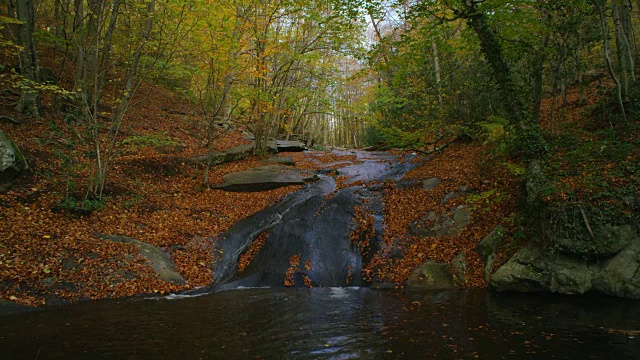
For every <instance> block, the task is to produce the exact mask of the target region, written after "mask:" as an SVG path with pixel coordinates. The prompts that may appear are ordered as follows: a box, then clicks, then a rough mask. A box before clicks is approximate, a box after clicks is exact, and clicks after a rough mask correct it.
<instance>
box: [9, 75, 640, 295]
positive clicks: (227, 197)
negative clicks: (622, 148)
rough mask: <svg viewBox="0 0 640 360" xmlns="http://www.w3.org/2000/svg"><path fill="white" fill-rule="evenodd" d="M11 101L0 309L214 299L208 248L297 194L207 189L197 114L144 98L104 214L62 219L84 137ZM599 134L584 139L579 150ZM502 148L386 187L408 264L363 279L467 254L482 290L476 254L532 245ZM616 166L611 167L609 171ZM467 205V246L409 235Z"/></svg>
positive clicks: (302, 162) (451, 156) (380, 268)
mask: <svg viewBox="0 0 640 360" xmlns="http://www.w3.org/2000/svg"><path fill="white" fill-rule="evenodd" d="M589 91H590V92H589V93H588V94H587V97H586V102H585V104H584V105H582V106H577V105H576V104H577V99H576V98H575V97H576V91H572V92H571V93H570V94H569V96H568V104H567V107H566V114H565V116H563V117H562V118H561V120H558V121H557V122H556V124H555V128H556V131H559V130H558V129H576V128H580V129H584V128H587V127H589V126H592V125H593V121H592V120H589V121H585V120H584V119H591V118H593V116H591V115H589V114H590V113H588V111H591V112H593V109H594V108H596V107H597V104H598V102H599V101H600V97H599V96H598V95H597V94H596V93H595V90H593V89H591V90H589ZM12 100H15V99H12V98H11V96H5V97H3V99H2V102H3V104H4V105H0V106H1V110H2V112H3V114H6V115H8V116H11V117H13V118H15V119H19V120H20V121H21V124H20V125H16V124H13V123H10V122H0V129H1V130H2V131H4V132H5V133H7V134H8V135H9V136H10V137H11V138H13V139H14V140H15V141H16V142H17V143H18V145H19V146H20V148H21V149H22V150H23V151H24V152H25V154H26V156H27V158H28V160H29V165H30V170H29V172H28V174H27V175H26V176H24V177H21V178H19V179H18V181H16V182H15V183H14V184H13V185H12V186H11V187H9V188H4V189H2V191H0V234H2V239H1V241H0V299H7V300H11V301H15V302H18V303H22V304H26V305H34V306H41V305H45V304H50V303H59V302H61V301H67V300H68V301H76V300H80V299H101V298H109V297H123V296H131V295H134V294H140V293H154V292H158V293H167V292H172V291H177V290H183V289H186V288H193V287H198V286H204V285H208V284H209V283H210V282H211V280H212V275H213V274H212V270H211V269H210V263H211V260H212V259H211V249H210V244H211V242H210V241H209V240H210V239H211V238H213V237H215V236H216V235H217V234H220V233H221V232H224V231H225V230H226V229H228V228H229V227H230V226H231V225H232V224H234V223H235V222H236V221H238V220H240V219H242V218H244V217H246V216H248V215H250V214H252V213H255V212H257V211H259V210H261V209H263V208H264V207H266V206H268V205H270V204H273V203H274V202H276V201H278V200H279V199H281V198H283V197H284V196H285V195H287V194H288V193H291V192H292V191H295V190H297V189H299V186H289V187H284V188H280V189H276V190H271V191H264V192H253V193H239V192H224V191H220V190H215V189H209V188H206V187H203V186H202V185H201V184H202V179H203V169H202V166H197V165H194V164H191V163H189V162H188V161H187V159H188V158H189V157H191V156H193V155H199V154H204V153H206V149H205V147H204V143H203V141H202V140H201V139H202V138H203V137H204V131H205V129H204V125H203V122H202V119H201V118H200V117H199V116H197V111H196V110H195V109H196V106H195V105H194V104H193V103H191V102H189V101H188V100H187V99H185V98H183V97H181V96H180V95H177V94H176V93H175V92H172V91H169V90H167V89H165V88H163V87H161V86H157V85H150V84H144V85H143V86H142V87H141V88H140V90H139V91H138V93H137V95H136V97H135V99H134V101H133V102H132V105H131V109H130V112H129V115H128V118H127V119H126V121H125V124H126V125H125V126H124V129H123V131H122V132H121V134H120V135H119V138H118V140H119V141H121V142H122V144H121V146H120V147H119V151H120V153H119V156H118V157H117V158H116V160H115V163H114V167H113V171H112V173H111V174H110V178H109V182H108V184H107V188H106V195H107V196H108V198H107V201H106V205H105V207H104V208H103V209H101V210H99V211H94V212H92V213H90V214H88V215H79V214H72V213H69V212H67V211H64V210H62V211H61V210H56V205H57V204H59V203H60V201H61V200H62V199H63V198H64V197H65V195H66V194H71V195H75V196H76V197H77V198H82V197H83V196H84V194H83V191H84V189H85V185H84V182H85V181H86V179H87V176H88V165H87V160H86V158H85V157H84V154H85V152H86V146H85V145H83V141H82V140H81V138H82V137H83V134H84V130H85V129H84V128H83V126H82V125H81V124H79V123H75V122H68V121H65V120H64V119H63V118H61V117H60V115H58V113H57V112H55V111H53V110H52V109H51V98H45V99H44V101H43V105H44V106H43V109H44V115H43V117H42V118H38V119H23V118H21V116H20V115H19V114H17V113H15V112H14V111H13V108H12V107H11V106H9V105H6V104H7V103H9V102H11V101H12ZM559 106H562V103H561V102H560V105H559ZM550 109H551V99H545V101H544V104H543V119H545V118H548V116H549V113H550ZM608 124H609V123H608V122H607V123H606V125H608ZM545 128H547V129H548V130H550V125H549V124H548V123H546V124H545ZM106 131H108V128H107V129H105V133H106ZM219 132H220V133H219V138H218V140H217V141H216V142H215V150H216V151H222V150H225V149H228V148H231V147H233V146H237V145H239V144H243V143H248V140H247V138H246V137H245V135H244V134H242V133H241V132H240V131H236V130H231V131H223V130H222V129H219ZM591 133H592V132H590V131H584V132H581V134H583V135H581V136H583V137H584V136H587V134H591ZM629 136H631V137H634V138H633V139H629V140H628V141H636V144H637V140H638V139H637V134H635V135H629ZM583 140H584V139H583ZM588 140H589V141H597V139H595V138H593V139H588ZM495 147H496V144H482V143H481V142H478V141H476V142H472V143H460V142H458V143H454V144H452V145H451V146H449V147H448V148H447V149H445V150H444V151H443V152H442V153H436V154H433V155H431V156H430V158H429V159H428V160H427V161H426V162H425V163H424V165H422V166H420V167H418V168H417V169H415V170H413V171H411V172H410V173H408V174H407V178H409V179H415V180H418V181H422V180H424V179H428V178H431V177H437V178H439V179H440V180H441V183H440V184H439V185H438V186H436V187H435V188H434V189H432V190H429V191H425V190H422V188H421V186H417V187H415V186H414V187H409V188H406V189H399V188H396V187H394V186H386V187H385V189H386V190H385V196H384V212H385V219H386V230H385V241H387V242H389V243H392V242H395V243H396V245H397V247H399V248H400V249H402V252H403V256H402V257H401V258H395V259H392V258H389V257H386V256H380V254H379V256H376V257H375V258H374V260H373V262H372V266H371V267H370V268H369V269H367V271H370V272H371V273H375V275H376V276H377V278H378V279H380V280H383V281H390V282H395V283H396V284H398V285H399V286H400V285H402V284H403V283H404V282H405V281H406V279H407V277H408V276H409V275H410V273H411V272H412V271H413V269H414V268H415V267H416V266H418V265H419V264H421V263H423V262H424V261H426V260H429V259H433V260H436V261H441V262H447V261H450V260H451V259H452V258H453V257H455V256H456V255H457V254H459V253H463V254H465V256H466V261H467V271H468V274H467V277H466V280H465V285H466V286H470V287H483V286H485V283H484V280H483V276H482V267H483V264H482V261H481V259H480V258H479V256H478V254H477V252H476V251H475V248H476V246H477V244H478V243H479V241H480V240H482V239H483V238H484V237H485V236H486V235H487V234H489V233H490V232H491V231H492V230H493V229H494V228H495V227H496V226H497V225H499V224H500V225H502V226H503V227H504V228H505V230H506V231H505V239H506V241H505V242H504V243H503V246H502V248H501V251H500V257H499V259H498V263H503V262H505V261H506V260H507V259H508V258H509V257H510V255H511V254H513V253H514V252H515V251H516V250H517V249H518V248H520V247H521V246H522V245H523V244H524V242H525V241H524V240H522V239H526V238H527V234H526V233H524V230H523V229H524V228H523V227H522V224H520V222H519V221H518V205H519V202H520V200H521V199H520V194H521V191H520V186H521V176H522V173H521V172H520V171H519V168H518V165H517V161H516V160H514V159H511V158H507V157H505V156H501V155H499V154H497V153H496V151H495ZM280 155H281V156H292V157H294V159H295V161H296V164H297V165H296V166H298V167H301V168H307V169H314V168H318V167H320V166H322V165H321V164H320V163H329V162H336V161H343V160H348V161H351V162H356V161H357V160H356V158H355V156H335V155H332V154H326V155H324V156H314V155H313V153H289V154H286V153H285V154H280ZM637 156H638V155H637V152H636V153H635V155H628V158H626V160H625V161H627V162H628V163H633V162H635V164H638V159H637ZM314 159H315V160H314ZM554 159H555V163H556V164H557V165H558V166H557V167H558V168H560V169H565V170H566V169H567V168H572V167H575V166H576V163H575V162H570V161H565V159H564V157H563V155H562V153H560V151H558V152H556V153H555V155H554ZM261 160H262V159H260V158H257V157H249V158H247V159H244V160H240V161H237V162H233V163H227V164H223V165H219V166H215V167H213V168H212V171H211V173H210V179H211V180H210V182H211V183H214V184H215V183H220V182H222V176H223V175H225V174H228V173H230V172H234V171H240V170H245V169H249V168H252V167H256V166H259V165H262V164H263V163H262V162H261ZM608 164H609V163H608V162H607V163H604V164H603V166H604V167H605V168H607V166H608ZM578 166H580V165H578ZM594 171H597V169H595V170H594ZM633 171H635V170H633ZM581 174H582V173H581ZM634 174H635V173H634ZM633 176H635V175H633ZM633 176H632V180H628V179H627V180H624V179H621V180H620V179H619V178H618V177H615V176H613V175H612V176H611V179H613V180H612V181H614V182H616V181H618V182H625V181H626V182H625V184H627V183H628V182H629V181H632V184H633V181H635V184H637V178H633ZM580 178H581V176H573V177H571V178H566V177H562V178H559V179H560V180H558V181H565V180H566V181H569V182H570V183H575V184H579V183H580V182H579V181H578V180H579V179H580ZM616 179H618V180H616ZM634 179H635V180H634ZM342 180H343V179H340V177H339V178H338V184H339V185H340V186H344V185H342V183H343V182H342ZM463 187H464V188H465V189H467V190H468V191H465V192H464V193H463V194H462V195H461V196H459V197H457V198H454V199H451V200H449V201H447V202H444V203H443V202H442V201H441V199H442V198H443V197H444V196H445V195H447V194H450V193H452V192H454V191H456V190H459V189H461V188H463ZM575 187H576V188H579V189H581V188H582V187H581V185H575ZM554 196H555V195H554ZM557 196H562V195H561V193H559V195H557ZM549 201H551V200H549ZM459 205H466V206H468V207H469V209H470V210H471V223H470V224H469V225H468V226H467V227H466V228H465V229H464V230H463V232H462V233H461V234H460V235H458V236H455V237H449V238H446V237H445V238H432V237H412V236H408V235H407V228H408V226H409V224H411V223H412V222H414V221H416V220H417V219H419V218H421V217H423V216H424V215H425V213H427V212H429V211H435V212H438V213H441V212H445V211H447V210H451V209H455V208H456V207H457V206H459ZM354 213H357V209H355V210H354ZM98 234H117V235H123V236H128V237H132V238H135V239H138V240H140V241H144V242H147V243H149V244H152V245H154V246H157V247H160V248H161V249H164V250H166V251H168V252H169V253H170V255H171V256H172V258H173V260H174V261H175V263H176V266H177V270H178V271H179V272H180V273H181V274H182V276H183V277H184V278H185V280H186V281H187V285H186V286H178V285H175V284H171V283H165V282H163V281H161V280H160V279H159V278H158V277H157V276H156V275H155V274H154V272H153V271H152V270H151V268H150V267H149V266H148V265H147V264H146V262H145V259H143V258H142V257H140V256H139V255H137V254H138V250H137V249H136V248H135V246H133V245H129V244H123V243H114V242H109V241H105V240H101V239H100V238H99V236H98ZM283 276H284V274H283Z"/></svg>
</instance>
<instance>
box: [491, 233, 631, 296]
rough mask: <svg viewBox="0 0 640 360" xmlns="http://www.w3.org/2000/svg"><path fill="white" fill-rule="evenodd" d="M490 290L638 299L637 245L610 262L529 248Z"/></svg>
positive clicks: (512, 261) (503, 270)
mask: <svg viewBox="0 0 640 360" xmlns="http://www.w3.org/2000/svg"><path fill="white" fill-rule="evenodd" d="M491 286H492V287H493V288H495V289H496V290H498V291H520V292H532V291H545V292H554V293H561V294H584V293H586V292H589V291H595V292H600V293H605V294H609V295H613V296H618V297H623V298H630V299H640V242H634V243H632V244H631V245H630V246H628V247H627V248H626V249H624V250H622V251H620V252H619V253H618V254H616V255H615V256H613V257H611V258H609V259H599V260H591V261H589V260H585V259H584V258H580V257H576V256H573V255H567V254H564V253H561V252H557V251H556V252H551V251H549V250H545V249H541V248H538V247H536V246H533V245H530V246H528V247H526V248H524V249H522V250H520V251H519V252H517V253H516V254H515V255H514V256H513V258H511V259H510V260H509V261H508V262H507V263H506V264H505V265H504V266H502V267H501V268H500V269H498V271H496V273H495V274H494V275H493V277H492V278H491Z"/></svg>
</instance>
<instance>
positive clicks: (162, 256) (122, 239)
mask: <svg viewBox="0 0 640 360" xmlns="http://www.w3.org/2000/svg"><path fill="white" fill-rule="evenodd" d="M100 237H101V238H102V239H104V240H109V241H113V242H119V243H125V244H131V245H134V246H136V247H137V248H138V250H139V254H140V256H142V257H143V258H145V259H146V260H147V265H149V267H151V269H153V271H154V272H155V273H156V275H158V277H160V279H162V280H163V281H166V282H173V283H175V284H178V285H185V284H186V281H185V280H184V278H183V277H182V275H180V273H179V272H178V270H177V269H176V265H175V263H174V262H173V259H172V258H171V255H170V254H169V253H168V252H166V251H163V250H161V249H159V248H157V247H155V246H153V245H151V244H147V243H145V242H142V241H140V240H136V239H132V238H129V237H126V236H119V235H100Z"/></svg>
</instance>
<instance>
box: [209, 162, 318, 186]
mask: <svg viewBox="0 0 640 360" xmlns="http://www.w3.org/2000/svg"><path fill="white" fill-rule="evenodd" d="M222 179H223V180H224V183H222V184H219V185H215V186H213V188H215V189H220V190H225V191H240V192H254V191H266V190H272V189H276V188H279V187H283V186H289V185H304V184H306V183H309V182H313V181H316V180H317V179H318V177H317V176H316V175H314V174H310V173H307V172H305V171H301V170H299V169H292V168H290V167H286V166H278V165H269V166H261V167H258V168H255V169H251V170H247V171H239V172H235V173H231V174H227V175H225V176H223V177H222Z"/></svg>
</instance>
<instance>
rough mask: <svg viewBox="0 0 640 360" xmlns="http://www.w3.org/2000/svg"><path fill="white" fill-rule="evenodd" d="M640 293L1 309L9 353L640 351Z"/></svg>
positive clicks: (340, 292)
mask: <svg viewBox="0 0 640 360" xmlns="http://www.w3.org/2000/svg"><path fill="white" fill-rule="evenodd" d="M638 319H640V303H638V302H632V301H622V300H618V299H614V298H608V297H592V296H583V297H565V296H551V295H535V294H528V295H524V294H494V293H492V292H490V291H486V290H475V291H462V290H458V291H444V292H442V291H440V292H429V293H414V294H411V293H409V294H403V293H401V292H395V291H380V290H377V291H376V290H371V289H367V288H353V287H347V288H314V289H305V288H271V289H244V290H230V291H222V292H217V293H213V294H207V295H203V296H197V297H188V296H175V295H174V296H170V297H165V298H158V299H151V300H150V299H147V300H109V301H95V302H85V303H79V304H75V305H73V306H67V307H62V308H56V309H47V310H44V311H39V312H33V313H26V314H18V315H7V316H2V317H0V359H41V360H42V359H354V358H360V359H395V358H408V359H425V358H434V359H473V358H476V357H477V358H480V359H525V358H526V359H552V358H553V359H576V358H580V359H604V358H609V359H638V358H640V338H639V337H635V338H629V336H628V335H626V334H624V333H622V332H619V331H617V330H637V329H639V328H640V322H639V321H638Z"/></svg>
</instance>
